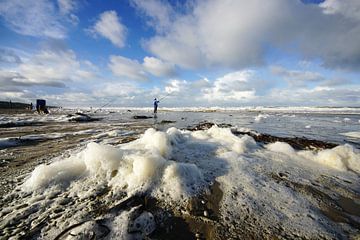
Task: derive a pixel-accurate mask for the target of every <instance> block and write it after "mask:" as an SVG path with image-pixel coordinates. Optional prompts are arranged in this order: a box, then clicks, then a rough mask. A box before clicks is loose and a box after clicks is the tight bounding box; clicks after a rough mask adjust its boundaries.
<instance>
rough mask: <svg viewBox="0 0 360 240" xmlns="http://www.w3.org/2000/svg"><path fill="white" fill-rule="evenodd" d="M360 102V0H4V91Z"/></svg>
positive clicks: (116, 102)
mask: <svg viewBox="0 0 360 240" xmlns="http://www.w3.org/2000/svg"><path fill="white" fill-rule="evenodd" d="M165 96H166V98H164V99H163V101H161V103H160V104H161V105H160V106H165V107H180V106H187V107H196V106H207V107H211V106H220V107H236V106H359V107H360V1H359V0H325V1H324V0H266V1H264V0H251V1H248V0H187V1H186V0H171V1H165V0H146V1H145V0H106V1H104V0H52V1H51V0H34V1H26V0H0V100H6V101H8V100H12V101H23V102H34V101H35V99H36V98H45V99H47V100H48V103H49V104H51V105H59V106H101V105H104V104H106V103H110V104H109V106H123V107H125V106H128V107H135V106H136V107H148V106H151V105H152V99H153V98H154V97H158V98H162V97H165Z"/></svg>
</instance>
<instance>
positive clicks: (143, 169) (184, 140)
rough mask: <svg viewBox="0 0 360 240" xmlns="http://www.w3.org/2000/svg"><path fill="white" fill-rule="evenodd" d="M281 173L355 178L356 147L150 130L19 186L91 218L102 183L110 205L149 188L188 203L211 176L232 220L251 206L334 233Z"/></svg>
mask: <svg viewBox="0 0 360 240" xmlns="http://www.w3.org/2000/svg"><path fill="white" fill-rule="evenodd" d="M279 172H287V173H288V178H290V180H291V181H294V182H297V183H299V184H309V182H311V181H314V180H316V179H317V178H318V177H319V176H321V175H322V174H326V175H336V176H340V177H342V178H346V179H349V180H351V181H354V182H356V181H357V179H358V175H357V174H359V173H360V153H359V151H358V150H357V149H355V148H353V147H352V146H350V145H342V146H338V147H335V148H333V149H327V150H321V151H310V150H306V151H296V150H294V149H293V148H292V147H291V146H290V145H289V144H287V143H283V142H276V143H271V144H268V145H265V147H264V148H263V147H262V145H258V144H257V143H256V142H255V141H254V139H253V138H251V137H250V136H247V135H243V136H239V137H237V136H235V135H233V134H232V132H231V129H229V128H219V127H217V126H213V127H212V128H210V129H208V130H204V131H195V132H190V131H181V130H178V129H176V128H170V129H168V130H167V131H166V132H160V131H156V130H155V129H148V130H147V131H145V133H144V134H143V135H142V136H141V137H140V138H139V139H137V140H135V141H133V142H130V143H126V144H121V145H118V146H110V145H104V144H98V143H89V144H88V145H87V146H86V148H85V149H83V150H81V151H80V152H79V153H76V154H73V155H72V156H70V157H69V158H66V159H63V160H58V161H54V162H53V163H51V164H49V165H40V166H38V167H37V168H36V169H35V170H34V171H33V172H32V174H31V175H30V176H29V178H28V179H27V180H26V182H25V183H24V184H23V191H26V192H32V191H33V194H32V195H30V196H29V197H28V199H27V202H32V203H36V202H41V206H43V207H42V208H41V209H49V211H52V210H53V209H55V208H56V207H58V204H56V202H54V201H47V200H46V199H47V198H49V199H50V197H47V198H45V199H43V198H42V199H38V196H39V195H45V196H54V195H55V196H56V193H58V192H67V193H68V195H69V197H74V198H76V199H79V201H80V202H81V201H83V202H84V203H82V204H83V205H79V206H78V208H77V211H76V212H75V214H76V217H77V218H78V219H82V217H85V216H88V210H87V209H86V208H85V207H86V206H87V205H86V203H87V202H86V201H88V200H89V199H90V197H96V196H97V192H98V191H101V189H104V188H109V189H110V190H109V192H110V193H109V194H107V195H106V197H105V198H102V200H103V201H106V202H107V204H109V205H112V204H113V203H114V201H118V200H119V196H122V197H123V195H122V194H123V193H126V195H127V196H132V195H134V194H136V193H139V192H140V193H144V192H146V193H147V194H149V195H151V196H154V197H156V198H157V199H159V200H161V201H164V202H167V203H173V204H175V205H176V206H185V204H186V201H187V199H189V197H191V196H194V195H196V194H199V193H200V192H203V191H205V190H206V189H207V188H208V187H209V185H208V184H209V183H212V182H214V181H215V180H216V181H218V182H220V184H221V188H222V190H223V192H224V197H223V201H222V202H221V209H220V210H221V216H222V217H228V218H229V219H230V221H235V222H237V221H240V222H241V220H242V219H243V218H244V217H245V216H247V215H248V214H249V212H250V213H254V214H253V215H252V216H256V217H257V221H259V223H261V226H271V225H281V226H283V227H284V228H285V229H287V231H296V232H301V233H302V234H303V235H306V236H310V237H309V238H311V237H316V236H318V235H317V234H318V233H319V232H321V233H323V234H328V235H327V236H333V235H331V231H330V230H329V229H332V228H333V226H334V224H333V223H332V222H331V220H329V219H328V218H325V217H324V216H322V214H321V212H320V211H318V210H317V209H316V207H314V205H313V203H312V202H311V201H309V199H308V197H307V196H304V195H303V194H302V193H300V192H297V191H295V190H294V189H291V188H289V187H287V186H286V185H283V184H279V183H278V182H276V181H274V179H273V178H272V176H273V175H274V174H275V175H276V174H278V173H279ZM355 173H357V174H355ZM321 191H327V190H326V189H325V188H322V189H321ZM35 199H36V200H35ZM74 206H76V204H75V205H74ZM29 211H30V210H29ZM39 211H40V212H41V211H45V210H39ZM16 214H18V212H17V211H15V210H14V213H12V214H11V216H13V217H14V218H16ZM44 214H45V213H44ZM68 214H69V213H68ZM129 214H130V213H129ZM309 215H310V216H312V217H311V218H310V217H308V216H309ZM63 216H64V217H63V218H66V215H63ZM127 216H129V215H128V213H127V212H123V213H121V214H120V215H119V216H113V217H112V218H111V220H109V221H110V222H108V223H107V226H109V227H111V229H112V232H111V236H113V237H126V236H127V233H126V231H125V230H126V228H127V220H126V219H127ZM32 217H36V216H32ZM149 218H150V215H147V216H145V217H144V219H145V220H141V219H142V218H140V220H138V221H139V222H141V224H142V223H144V224H143V225H144V226H145V227H144V228H143V230H141V231H144V232H145V233H147V232H149V231H151V229H152V223H151V221H148V220H149ZM32 219H33V218H32ZM65 220H66V219H62V218H61V219H59V221H57V222H58V224H59V225H58V227H59V229H63V228H65V227H66V226H67V224H69V223H68V222H66V221H65ZM117 224H121V226H118V225H117ZM90 225H91V223H89V226H90ZM89 226H88V225H86V226H85V225H84V228H88V227H89ZM91 226H93V225H91ZM91 226H90V228H91ZM308 226H312V227H311V228H310V229H309V228H308ZM149 229H150V230H149ZM52 238H53V237H52Z"/></svg>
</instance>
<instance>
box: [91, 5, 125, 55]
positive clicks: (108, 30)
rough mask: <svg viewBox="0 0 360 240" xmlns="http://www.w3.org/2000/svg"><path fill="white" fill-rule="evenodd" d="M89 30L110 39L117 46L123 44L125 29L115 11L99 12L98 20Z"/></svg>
mask: <svg viewBox="0 0 360 240" xmlns="http://www.w3.org/2000/svg"><path fill="white" fill-rule="evenodd" d="M90 32H92V33H94V34H95V35H97V34H98V35H100V36H102V37H104V38H106V39H108V40H110V41H111V43H112V44H114V45H115V46H117V47H119V48H122V47H124V46H125V41H126V32H127V29H126V27H125V26H124V25H123V24H122V23H121V20H120V17H118V15H117V13H116V12H115V11H106V12H103V13H102V14H100V16H99V19H98V21H97V22H96V23H95V25H94V26H93V27H91V28H90Z"/></svg>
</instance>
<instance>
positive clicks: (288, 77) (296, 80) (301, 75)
mask: <svg viewBox="0 0 360 240" xmlns="http://www.w3.org/2000/svg"><path fill="white" fill-rule="evenodd" d="M270 69H271V72H272V73H273V74H275V75H278V76H280V77H282V78H283V79H284V80H285V81H287V82H288V83H289V84H290V85H292V86H304V85H306V84H307V83H310V82H313V83H314V82H315V83H316V82H321V81H324V80H325V77H324V76H323V75H322V74H320V73H318V72H311V71H299V70H288V69H286V68H284V67H281V66H272V67H271V68H270Z"/></svg>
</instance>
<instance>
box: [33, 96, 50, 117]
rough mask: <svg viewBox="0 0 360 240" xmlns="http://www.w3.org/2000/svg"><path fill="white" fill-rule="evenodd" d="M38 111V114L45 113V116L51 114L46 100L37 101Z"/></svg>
mask: <svg viewBox="0 0 360 240" xmlns="http://www.w3.org/2000/svg"><path fill="white" fill-rule="evenodd" d="M36 111H37V112H38V113H45V114H48V113H49V111H48V110H47V108H46V100H44V99H36Z"/></svg>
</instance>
